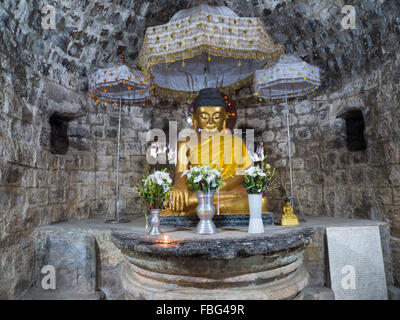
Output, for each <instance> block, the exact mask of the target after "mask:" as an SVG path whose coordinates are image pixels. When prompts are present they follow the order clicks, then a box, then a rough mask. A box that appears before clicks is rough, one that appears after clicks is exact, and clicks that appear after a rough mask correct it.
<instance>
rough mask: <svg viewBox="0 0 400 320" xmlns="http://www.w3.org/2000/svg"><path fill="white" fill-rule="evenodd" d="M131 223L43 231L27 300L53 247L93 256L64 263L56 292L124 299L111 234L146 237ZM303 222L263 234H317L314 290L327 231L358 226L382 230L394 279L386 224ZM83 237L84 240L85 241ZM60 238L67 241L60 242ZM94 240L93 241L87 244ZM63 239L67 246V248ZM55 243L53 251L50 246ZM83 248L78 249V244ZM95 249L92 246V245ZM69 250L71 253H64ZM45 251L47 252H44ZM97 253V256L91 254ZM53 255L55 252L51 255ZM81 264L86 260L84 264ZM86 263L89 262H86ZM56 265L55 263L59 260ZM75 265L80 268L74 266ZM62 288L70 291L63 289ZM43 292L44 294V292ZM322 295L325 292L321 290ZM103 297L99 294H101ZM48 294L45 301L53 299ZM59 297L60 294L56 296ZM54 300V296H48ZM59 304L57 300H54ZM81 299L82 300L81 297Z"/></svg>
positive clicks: (308, 254) (176, 235)
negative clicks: (305, 231) (32, 282)
mask: <svg viewBox="0 0 400 320" xmlns="http://www.w3.org/2000/svg"><path fill="white" fill-rule="evenodd" d="M130 219H131V221H130V222H128V223H123V224H105V223H104V222H103V219H101V218H96V219H87V220H79V221H69V222H63V223H58V224H53V225H48V226H42V227H39V228H37V229H36V231H35V251H36V257H35V263H36V266H35V279H34V280H35V286H34V288H33V289H32V290H31V291H30V293H28V295H27V296H26V298H29V299H34V298H35V297H34V296H35V294H34V293H35V292H36V293H37V298H38V299H40V294H39V293H38V292H39V291H40V290H42V289H41V288H40V282H41V281H40V279H41V278H42V277H43V275H42V274H41V272H40V268H41V267H42V265H43V264H44V263H45V262H46V261H47V260H46V259H48V258H47V257H45V256H46V254H48V253H49V252H47V251H48V250H49V249H48V248H49V247H50V248H54V250H55V251H57V250H59V251H60V255H59V256H60V257H61V258H62V257H63V255H65V254H64V253H65V252H66V251H65V250H67V251H68V250H70V251H71V250H72V251H71V252H72V256H73V255H74V254H73V253H74V250H78V251H79V250H81V251H79V254H81V256H85V257H89V258H88V259H86V260H87V261H76V260H73V259H72V260H71V261H67V262H66V261H63V262H62V261H61V262H62V263H63V265H65V264H67V265H69V266H70V268H68V267H67V269H66V270H63V276H64V278H63V279H64V280H65V281H64V282H63V281H61V282H60V284H59V285H58V286H57V289H56V290H55V291H58V296H60V297H63V296H65V294H60V292H61V291H62V290H64V292H70V294H71V295H73V294H74V292H79V293H82V292H83V293H84V292H86V293H87V296H88V298H91V297H93V296H96V294H97V296H99V297H101V296H103V293H104V296H105V298H106V299H120V298H121V297H122V295H123V289H122V284H121V279H120V269H121V266H122V264H124V263H125V262H126V259H125V257H124V256H123V255H122V254H121V252H120V250H119V249H118V248H117V247H116V246H115V244H114V243H113V241H112V237H111V235H112V234H113V233H121V234H125V233H135V234H137V235H142V236H143V237H147V235H146V230H145V219H144V217H136V216H133V217H130ZM305 220H306V221H305V222H301V223H300V225H299V226H291V227H283V226H277V225H269V226H265V235H268V234H280V233H282V234H283V233H285V232H287V231H288V229H293V230H295V229H299V230H300V229H304V228H312V229H313V230H314V236H313V242H312V244H311V245H310V246H309V247H308V248H307V249H306V250H305V254H304V263H305V266H306V268H307V270H308V272H309V273H310V275H311V279H310V283H309V285H310V286H312V287H326V286H327V284H328V282H329V279H328V278H329V277H328V273H327V251H326V239H325V229H326V228H327V227H354V226H379V228H380V231H381V240H382V249H383V255H384V261H385V271H386V273H387V275H391V274H392V273H391V258H390V251H389V232H388V228H387V224H386V223H385V222H381V221H371V220H356V219H344V218H332V217H306V219H305ZM161 230H162V232H163V234H162V235H161V236H160V240H163V239H164V237H165V236H167V237H168V239H170V240H172V239H176V240H180V239H182V240H183V239H188V238H190V239H192V240H193V239H199V240H200V239H203V240H204V239H206V238H207V239H210V240H211V239H229V238H236V239H240V238H249V237H259V236H260V235H249V234H248V233H247V227H225V228H218V232H217V233H216V234H214V235H206V236H205V235H198V234H196V233H195V232H194V228H174V227H170V226H161ZM82 237H86V238H85V240H82V239H83V238H82ZM60 238H62V240H63V241H64V242H62V241H61V242H60V241H59V239H60ZM89 238H90V239H91V240H90V241H89V240H88V239H89ZM65 239H67V240H66V241H67V242H68V243H67V245H65ZM53 243H54V246H52V244H53ZM59 243H63V245H62V246H60V247H57V245H58V244H59ZM77 244H79V245H77ZM93 244H94V245H93ZM66 248H67V249H66ZM46 250H47V251H46ZM90 251H93V256H94V257H95V259H93V256H92V255H91V254H90ZM52 254H54V252H53V253H52ZM81 260H82V259H81ZM83 260H85V259H83ZM47 262H48V261H47ZM55 263H57V259H56V261H55ZM74 264H77V266H76V265H74ZM79 270H83V271H80V273H79V277H81V278H80V279H82V280H81V281H79V282H78V281H76V282H75V283H74V284H73V285H69V282H68V279H70V278H71V279H75V278H76V277H78V274H77V273H78V271H79ZM57 281H58V280H57ZM387 282H388V288H389V287H391V286H393V279H392V278H390V276H387ZM63 285H65V286H66V288H63ZM42 291H43V290H42ZM317 291H318V292H321V290H317ZM99 292H100V294H99ZM48 293H49V294H46V295H45V296H46V297H47V299H51V298H49V295H50V292H48ZM55 293H56V292H55ZM50 296H51V295H50ZM53 297H54V299H57V296H56V295H54V296H53ZM80 297H82V295H80Z"/></svg>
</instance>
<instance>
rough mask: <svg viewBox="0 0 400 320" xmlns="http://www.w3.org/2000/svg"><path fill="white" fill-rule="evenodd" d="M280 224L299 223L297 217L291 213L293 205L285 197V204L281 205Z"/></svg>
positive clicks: (295, 224) (292, 224)
mask: <svg viewBox="0 0 400 320" xmlns="http://www.w3.org/2000/svg"><path fill="white" fill-rule="evenodd" d="M281 224H282V226H297V225H298V224H299V219H297V217H296V215H295V214H294V213H293V207H292V205H291V204H290V199H289V198H286V199H285V204H284V205H283V215H282V221H281Z"/></svg>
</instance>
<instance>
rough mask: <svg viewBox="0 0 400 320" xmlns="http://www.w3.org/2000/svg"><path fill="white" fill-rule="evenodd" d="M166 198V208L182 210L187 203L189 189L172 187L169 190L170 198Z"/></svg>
mask: <svg viewBox="0 0 400 320" xmlns="http://www.w3.org/2000/svg"><path fill="white" fill-rule="evenodd" d="M168 200H169V201H167V207H168V209H170V210H172V211H183V210H185V208H186V207H187V205H188V203H189V190H187V189H185V188H176V187H174V188H172V190H171V194H170V199H168Z"/></svg>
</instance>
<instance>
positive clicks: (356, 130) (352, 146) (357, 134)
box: [339, 110, 367, 151]
mask: <svg viewBox="0 0 400 320" xmlns="http://www.w3.org/2000/svg"><path fill="white" fill-rule="evenodd" d="M339 117H340V118H342V119H344V120H345V121H346V135H347V149H348V150H349V151H360V150H366V149H367V142H366V141H365V138H364V129H365V124H364V117H363V114H362V112H361V111H360V110H350V111H346V112H345V113H343V114H341V115H340V116H339Z"/></svg>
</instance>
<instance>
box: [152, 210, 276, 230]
mask: <svg viewBox="0 0 400 320" xmlns="http://www.w3.org/2000/svg"><path fill="white" fill-rule="evenodd" d="M249 218H250V216H249V215H248V214H232V215H215V216H214V217H213V222H214V223H215V226H216V227H217V228H221V227H237V226H248V225H249ZM262 220H263V223H264V225H273V224H274V215H273V213H264V214H262ZM198 222H199V218H198V217H197V216H161V217H160V223H161V225H164V226H173V227H185V228H192V227H196V226H197V223H198Z"/></svg>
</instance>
